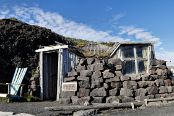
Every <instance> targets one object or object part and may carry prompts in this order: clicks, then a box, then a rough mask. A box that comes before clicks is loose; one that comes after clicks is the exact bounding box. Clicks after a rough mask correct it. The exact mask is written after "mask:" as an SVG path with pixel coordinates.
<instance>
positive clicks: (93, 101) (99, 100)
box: [92, 97, 104, 103]
mask: <svg viewBox="0 0 174 116" xmlns="http://www.w3.org/2000/svg"><path fill="white" fill-rule="evenodd" d="M92 99H93V100H92V103H103V100H104V97H92Z"/></svg>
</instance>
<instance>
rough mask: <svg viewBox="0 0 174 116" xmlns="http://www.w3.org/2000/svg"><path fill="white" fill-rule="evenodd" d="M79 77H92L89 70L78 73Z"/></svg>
mask: <svg viewBox="0 0 174 116" xmlns="http://www.w3.org/2000/svg"><path fill="white" fill-rule="evenodd" d="M80 76H82V77H91V76H92V71H90V70H82V71H81V72H80Z"/></svg>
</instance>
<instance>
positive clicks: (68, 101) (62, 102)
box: [59, 97, 71, 104]
mask: <svg viewBox="0 0 174 116" xmlns="http://www.w3.org/2000/svg"><path fill="white" fill-rule="evenodd" d="M59 103H60V104H70V103H71V100H70V97H68V98H60V99H59Z"/></svg>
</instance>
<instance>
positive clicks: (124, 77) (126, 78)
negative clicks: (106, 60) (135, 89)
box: [120, 75, 131, 81]
mask: <svg viewBox="0 0 174 116" xmlns="http://www.w3.org/2000/svg"><path fill="white" fill-rule="evenodd" d="M120 79H121V81H128V80H130V79H131V78H130V76H126V75H124V76H121V77H120Z"/></svg>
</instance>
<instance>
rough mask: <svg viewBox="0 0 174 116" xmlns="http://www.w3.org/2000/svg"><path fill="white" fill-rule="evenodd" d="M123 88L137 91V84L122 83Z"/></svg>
mask: <svg viewBox="0 0 174 116" xmlns="http://www.w3.org/2000/svg"><path fill="white" fill-rule="evenodd" d="M123 88H127V89H137V82H136V81H124V82H123Z"/></svg>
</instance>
